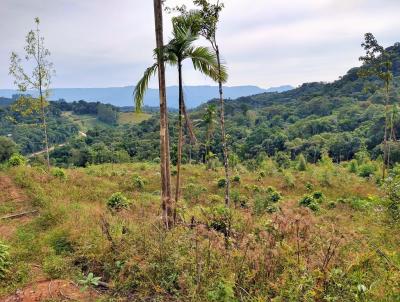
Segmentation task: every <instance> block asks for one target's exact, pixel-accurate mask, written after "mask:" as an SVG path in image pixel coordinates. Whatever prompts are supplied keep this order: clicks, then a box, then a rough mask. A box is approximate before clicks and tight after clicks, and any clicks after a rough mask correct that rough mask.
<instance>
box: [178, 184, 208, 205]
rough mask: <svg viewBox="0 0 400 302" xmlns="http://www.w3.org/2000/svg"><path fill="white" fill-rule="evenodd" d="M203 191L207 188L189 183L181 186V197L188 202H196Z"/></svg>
mask: <svg viewBox="0 0 400 302" xmlns="http://www.w3.org/2000/svg"><path fill="white" fill-rule="evenodd" d="M203 192H207V189H206V188H204V187H202V186H200V185H196V184H194V183H189V184H188V185H187V186H186V187H184V188H183V198H184V199H185V200H186V201H188V202H198V201H200V196H201V194H202V193H203Z"/></svg>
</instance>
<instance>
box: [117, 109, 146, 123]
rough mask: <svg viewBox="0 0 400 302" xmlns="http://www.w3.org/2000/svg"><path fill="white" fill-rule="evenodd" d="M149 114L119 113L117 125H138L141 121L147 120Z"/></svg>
mask: <svg viewBox="0 0 400 302" xmlns="http://www.w3.org/2000/svg"><path fill="white" fill-rule="evenodd" d="M150 117H151V114H148V113H136V112H120V113H119V119H118V123H119V124H123V125H124V124H139V123H141V122H143V121H146V120H148V119H149V118H150Z"/></svg>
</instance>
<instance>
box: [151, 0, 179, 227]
mask: <svg viewBox="0 0 400 302" xmlns="http://www.w3.org/2000/svg"><path fill="white" fill-rule="evenodd" d="M154 19H155V32H156V42H157V49H162V48H163V47H164V39H163V16H162V0H154ZM157 61H158V85H159V93H160V160H161V164H160V168H161V202H162V210H163V221H164V224H165V227H166V228H167V229H169V228H171V227H172V225H173V213H174V211H173V205H172V198H171V173H170V152H169V133H168V132H169V131H168V112H167V110H168V109H167V97H166V88H165V66H164V58H163V57H162V56H160V55H159V56H158V58H157Z"/></svg>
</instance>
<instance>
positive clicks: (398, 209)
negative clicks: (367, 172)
mask: <svg viewBox="0 0 400 302" xmlns="http://www.w3.org/2000/svg"><path fill="white" fill-rule="evenodd" d="M385 191H386V193H387V199H388V205H387V209H388V212H389V214H390V217H391V218H392V219H393V220H394V221H396V222H400V176H396V177H394V178H389V179H388V180H387V181H386V183H385Z"/></svg>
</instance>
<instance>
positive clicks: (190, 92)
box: [0, 85, 293, 108]
mask: <svg viewBox="0 0 400 302" xmlns="http://www.w3.org/2000/svg"><path fill="white" fill-rule="evenodd" d="M292 88H293V87H291V86H288V85H285V86H280V87H272V88H269V89H267V90H266V89H262V88H259V87H257V86H234V87H225V90H224V93H225V97H226V98H232V99H235V98H238V97H240V96H247V95H252V94H258V93H261V92H282V91H286V90H290V89H292ZM133 90H134V87H133V86H126V87H109V88H54V89H52V92H51V93H52V94H51V96H50V99H51V100H59V99H64V100H66V101H68V102H72V101H78V100H84V101H87V102H102V103H108V104H111V105H114V106H117V107H123V106H132V105H133V100H132V93H133ZM17 93H18V91H16V90H11V89H0V97H1V96H2V97H8V98H10V97H11V96H12V95H14V94H17ZM27 93H29V94H32V95H35V92H32V91H28V92H27ZM185 96H186V103H187V107H188V108H195V107H197V106H199V105H200V104H202V103H204V102H206V101H208V100H210V99H212V98H215V97H217V96H218V87H217V86H185ZM167 97H168V100H169V104H168V105H169V107H171V108H178V87H177V86H171V87H168V88H167ZM0 104H1V103H0ZM144 104H145V105H147V106H151V107H157V106H158V105H159V100H158V89H149V90H148V92H147V94H146V97H145V100H144Z"/></svg>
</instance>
